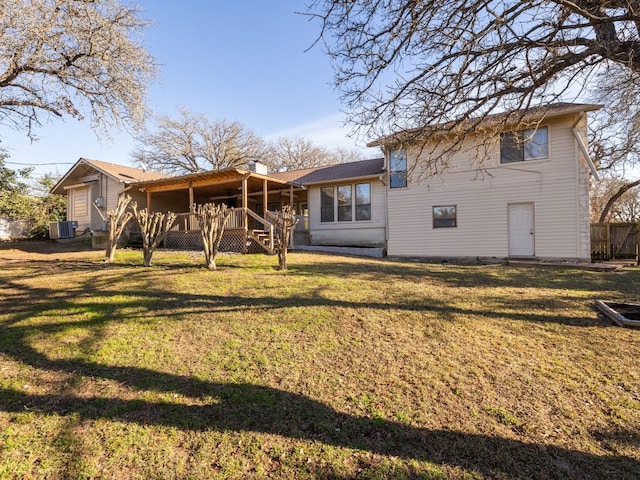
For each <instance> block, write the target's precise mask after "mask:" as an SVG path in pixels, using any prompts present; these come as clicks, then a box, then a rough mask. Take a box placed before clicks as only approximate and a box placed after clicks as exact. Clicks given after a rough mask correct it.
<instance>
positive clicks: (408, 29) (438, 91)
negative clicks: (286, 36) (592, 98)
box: [307, 0, 640, 137]
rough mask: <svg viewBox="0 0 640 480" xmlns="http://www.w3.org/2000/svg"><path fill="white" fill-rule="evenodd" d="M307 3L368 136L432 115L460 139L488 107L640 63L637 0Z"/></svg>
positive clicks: (540, 96)
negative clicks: (607, 70) (453, 131)
mask: <svg viewBox="0 0 640 480" xmlns="http://www.w3.org/2000/svg"><path fill="white" fill-rule="evenodd" d="M307 13H308V14H309V15H311V16H312V17H313V18H315V19H319V21H320V24H321V34H320V37H319V41H322V42H324V45H325V47H326V49H327V51H328V53H329V55H330V57H331V59H332V62H333V66H334V70H335V74H336V76H335V84H336V86H337V88H338V89H339V91H340V92H341V95H342V99H343V101H344V102H345V103H346V105H347V107H348V109H349V111H350V116H349V120H350V121H351V122H352V123H353V124H354V125H355V126H356V127H357V128H359V130H360V132H361V133H364V134H366V135H367V136H369V137H381V136H385V135H387V134H390V133H392V132H396V131H399V130H406V129H411V128H422V127H424V126H425V125H446V126H447V129H448V130H454V129H456V128H457V129H458V130H457V131H456V134H457V136H458V137H462V136H464V134H466V133H469V132H472V131H473V129H474V128H476V127H477V126H478V125H479V124H480V122H481V121H482V119H483V118H484V117H485V116H486V115H487V114H489V113H492V112H495V111H498V110H507V111H517V110H519V111H524V110H526V109H527V108H529V107H531V106H534V105H548V104H550V103H551V102H553V101H557V100H559V99H563V100H566V99H568V98H571V99H573V98H577V96H578V95H580V94H581V93H582V90H581V89H583V88H586V87H587V86H588V85H589V81H590V80H592V78H593V75H594V74H596V73H598V72H602V71H603V70H606V69H607V68H610V67H611V66H613V65H617V66H619V67H620V68H621V69H623V70H625V71H628V72H630V75H631V76H633V77H634V78H635V77H636V76H637V75H638V73H640V34H639V31H638V29H639V28H640V8H639V7H638V3H637V2H636V1H635V0H533V1H527V2H495V1H492V0H423V1H417V0H371V1H369V0H353V1H343V0H315V1H313V2H312V3H311V6H310V7H309V10H308V11H307ZM519 120H520V119H519V118H513V117H509V116H504V117H502V123H503V124H504V125H506V124H507V123H509V124H513V123H514V122H516V123H517V121H519Z"/></svg>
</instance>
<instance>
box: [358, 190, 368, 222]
mask: <svg viewBox="0 0 640 480" xmlns="http://www.w3.org/2000/svg"><path fill="white" fill-rule="evenodd" d="M356 220H371V184H370V183H358V184H357V185H356Z"/></svg>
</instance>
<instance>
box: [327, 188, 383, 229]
mask: <svg viewBox="0 0 640 480" xmlns="http://www.w3.org/2000/svg"><path fill="white" fill-rule="evenodd" d="M336 220H337V221H338V222H351V221H354V220H355V221H367V220H371V184H370V183H356V184H355V185H353V184H351V185H338V186H336V187H322V188H321V189H320V221H321V222H323V223H325V222H334V221H336Z"/></svg>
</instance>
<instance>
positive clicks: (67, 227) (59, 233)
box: [49, 221, 78, 238]
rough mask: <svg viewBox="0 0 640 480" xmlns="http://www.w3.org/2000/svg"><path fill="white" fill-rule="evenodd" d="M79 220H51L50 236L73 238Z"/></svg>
mask: <svg viewBox="0 0 640 480" xmlns="http://www.w3.org/2000/svg"><path fill="white" fill-rule="evenodd" d="M77 226H78V223H77V222H74V221H66V222H51V223H50V224H49V238H73V237H75V236H76V227H77Z"/></svg>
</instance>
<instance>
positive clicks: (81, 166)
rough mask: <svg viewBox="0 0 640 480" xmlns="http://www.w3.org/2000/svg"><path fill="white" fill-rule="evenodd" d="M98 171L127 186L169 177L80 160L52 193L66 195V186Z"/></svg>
mask: <svg viewBox="0 0 640 480" xmlns="http://www.w3.org/2000/svg"><path fill="white" fill-rule="evenodd" d="M96 171H97V172H100V173H102V174H104V175H107V176H110V177H112V178H113V179H115V180H117V181H119V182H122V183H125V184H129V183H133V182H139V181H142V180H156V179H159V178H166V177H168V175H165V174H163V173H155V172H147V171H144V170H141V169H139V168H133V167H127V166H125V165H117V164H115V163H109V162H101V161H100V160H91V159H89V158H80V159H79V160H78V161H77V162H76V163H75V164H74V165H73V167H71V168H70V169H69V171H68V172H67V173H66V174H65V175H64V176H63V177H62V178H61V179H60V180H59V181H58V183H56V184H55V186H54V187H53V188H52V189H51V193H57V194H62V193H64V186H65V185H69V184H73V183H74V182H75V181H77V179H79V178H82V177H83V176H84V175H86V174H88V173H89V174H90V173H92V172H96Z"/></svg>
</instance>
